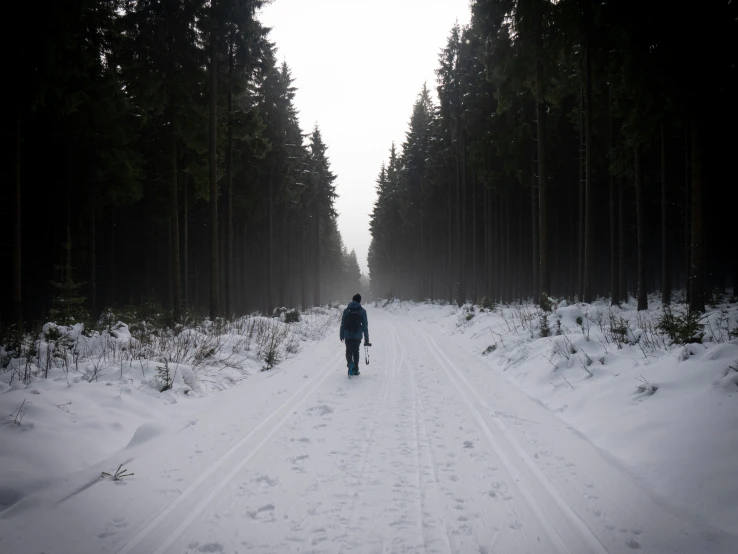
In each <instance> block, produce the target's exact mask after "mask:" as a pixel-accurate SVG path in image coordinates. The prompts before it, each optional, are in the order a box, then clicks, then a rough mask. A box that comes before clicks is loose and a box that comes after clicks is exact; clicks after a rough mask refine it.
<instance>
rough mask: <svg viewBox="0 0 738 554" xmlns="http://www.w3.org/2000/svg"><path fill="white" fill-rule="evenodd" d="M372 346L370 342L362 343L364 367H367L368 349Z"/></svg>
mask: <svg viewBox="0 0 738 554" xmlns="http://www.w3.org/2000/svg"><path fill="white" fill-rule="evenodd" d="M371 345H372V343H371V342H365V343H364V361H365V362H366V365H369V347H370V346H371Z"/></svg>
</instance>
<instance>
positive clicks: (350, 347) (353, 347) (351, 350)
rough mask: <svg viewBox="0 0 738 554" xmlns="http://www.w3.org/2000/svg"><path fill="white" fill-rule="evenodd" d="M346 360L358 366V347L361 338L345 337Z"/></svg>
mask: <svg viewBox="0 0 738 554" xmlns="http://www.w3.org/2000/svg"><path fill="white" fill-rule="evenodd" d="M344 342H345V343H346V362H347V363H349V364H350V363H351V362H354V367H355V368H357V369H358V367H359V347H360V346H361V339H346V340H345V341H344Z"/></svg>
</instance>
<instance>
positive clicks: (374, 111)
mask: <svg viewBox="0 0 738 554" xmlns="http://www.w3.org/2000/svg"><path fill="white" fill-rule="evenodd" d="M469 18H470V14H469V0H371V1H368V0H363V1H359V0H276V1H275V2H274V3H273V4H271V5H269V6H267V7H265V8H264V9H263V10H262V13H261V16H260V19H261V21H262V23H263V24H264V25H266V26H267V27H272V28H273V30H272V33H271V39H272V41H273V42H275V43H276V45H277V48H278V49H279V51H278V56H279V61H280V62H281V61H282V60H286V61H287V64H288V65H289V66H290V68H291V69H292V76H293V77H294V78H295V86H296V87H297V88H298V91H297V97H296V99H295V103H296V105H297V109H298V110H299V111H300V124H301V126H302V129H303V131H310V130H312V128H313V126H314V125H315V124H316V123H317V124H318V125H319V126H320V129H321V132H322V134H323V139H324V141H325V142H326V144H327V145H328V155H329V157H330V161H331V167H332V169H333V172H334V173H335V174H336V175H337V176H338V179H337V180H336V185H337V191H338V194H339V198H338V200H337V202H336V210H337V211H338V213H339V217H338V227H339V229H340V230H341V235H342V236H343V240H344V243H345V245H346V248H348V249H349V251H350V250H351V249H355V250H356V255H357V256H358V258H359V265H360V266H361V269H362V272H364V273H366V272H367V263H366V256H367V252H368V250H369V242H370V240H371V237H370V235H369V214H370V212H371V210H372V206H373V204H374V200H375V198H376V192H375V180H376V177H377V175H378V174H379V169H380V166H381V164H382V161H384V160H386V159H387V157H388V152H389V148H390V145H391V144H392V141H395V143H396V144H397V145H398V146H400V145H401V144H402V142H403V141H404V138H405V131H406V130H407V124H408V121H409V119H410V114H411V111H412V106H413V103H414V102H415V98H416V97H417V95H418V93H419V92H420V90H421V88H422V87H423V83H424V82H426V81H427V82H428V88H431V89H433V91H434V92H435V69H436V68H437V67H438V52H439V51H440V49H441V48H443V46H444V45H445V43H446V39H447V38H448V35H449V32H450V31H451V27H452V26H453V24H454V22H455V21H457V20H458V22H459V23H460V24H462V25H465V24H467V23H468V22H469Z"/></svg>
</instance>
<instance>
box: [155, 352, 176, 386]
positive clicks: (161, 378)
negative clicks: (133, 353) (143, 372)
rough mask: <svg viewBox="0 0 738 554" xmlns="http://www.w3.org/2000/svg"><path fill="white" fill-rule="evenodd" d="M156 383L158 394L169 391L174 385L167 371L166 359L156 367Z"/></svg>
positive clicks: (167, 363)
mask: <svg viewBox="0 0 738 554" xmlns="http://www.w3.org/2000/svg"><path fill="white" fill-rule="evenodd" d="M156 383H157V385H158V386H157V389H158V390H159V392H165V391H168V390H170V389H171V388H172V385H173V384H174V375H173V374H172V371H171V370H170V369H169V361H168V360H167V359H166V358H164V359H163V360H162V362H161V363H159V364H157V366H156Z"/></svg>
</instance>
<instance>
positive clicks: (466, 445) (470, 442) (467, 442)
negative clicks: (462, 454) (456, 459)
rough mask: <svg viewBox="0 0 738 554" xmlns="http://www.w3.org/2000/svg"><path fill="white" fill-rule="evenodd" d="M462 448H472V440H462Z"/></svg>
mask: <svg viewBox="0 0 738 554" xmlns="http://www.w3.org/2000/svg"><path fill="white" fill-rule="evenodd" d="M464 448H474V443H473V442H472V441H464Z"/></svg>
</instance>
